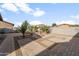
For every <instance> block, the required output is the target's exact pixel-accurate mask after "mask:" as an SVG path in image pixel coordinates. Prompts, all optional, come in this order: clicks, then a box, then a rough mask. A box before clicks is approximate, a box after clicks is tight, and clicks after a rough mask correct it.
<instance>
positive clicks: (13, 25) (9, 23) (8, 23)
mask: <svg viewBox="0 0 79 59" xmlns="http://www.w3.org/2000/svg"><path fill="white" fill-rule="evenodd" d="M3 22H5V23H8V24H11V25H13V26H14V24H12V23H10V22H6V21H3Z"/></svg>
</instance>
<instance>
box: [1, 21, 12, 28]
mask: <svg viewBox="0 0 79 59" xmlns="http://www.w3.org/2000/svg"><path fill="white" fill-rule="evenodd" d="M0 28H8V29H13V25H11V24H9V23H5V22H3V21H0Z"/></svg>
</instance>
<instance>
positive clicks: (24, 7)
mask: <svg viewBox="0 0 79 59" xmlns="http://www.w3.org/2000/svg"><path fill="white" fill-rule="evenodd" d="M15 5H16V6H17V7H19V8H20V10H21V11H23V12H26V13H31V12H33V9H32V8H30V7H29V5H28V4H25V3H15Z"/></svg>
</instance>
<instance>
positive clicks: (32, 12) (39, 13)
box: [0, 3, 79, 26]
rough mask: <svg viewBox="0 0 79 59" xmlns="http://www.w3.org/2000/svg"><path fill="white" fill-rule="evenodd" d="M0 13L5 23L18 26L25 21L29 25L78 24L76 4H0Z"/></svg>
mask: <svg viewBox="0 0 79 59" xmlns="http://www.w3.org/2000/svg"><path fill="white" fill-rule="evenodd" d="M0 13H1V14H2V17H3V19H4V20H5V21H9V22H11V23H14V24H15V26H18V25H20V24H21V23H22V22H23V21H25V20H27V21H28V22H29V23H30V24H33V25H34V24H42V23H44V24H47V25H51V24H52V23H57V24H63V23H68V24H78V23H79V4H77V3H74V4H73V3H71V4H68V3H62V4H61V3H48V4H47V3H30V4H25V3H13V4H12V3H0Z"/></svg>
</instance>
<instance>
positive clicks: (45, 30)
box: [41, 25, 49, 33]
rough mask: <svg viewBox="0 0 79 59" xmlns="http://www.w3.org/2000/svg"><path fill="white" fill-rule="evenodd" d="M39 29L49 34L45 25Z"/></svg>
mask: <svg viewBox="0 0 79 59" xmlns="http://www.w3.org/2000/svg"><path fill="white" fill-rule="evenodd" d="M41 29H42V31H43V32H46V33H49V27H48V26H46V25H45V26H43V27H41Z"/></svg>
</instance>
